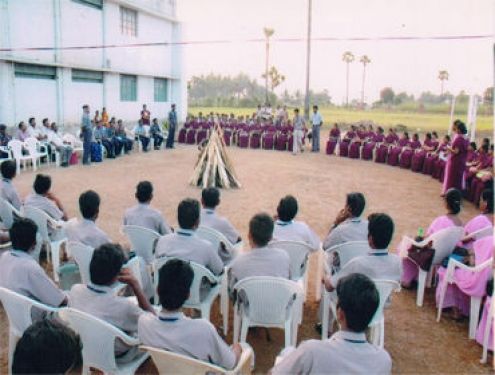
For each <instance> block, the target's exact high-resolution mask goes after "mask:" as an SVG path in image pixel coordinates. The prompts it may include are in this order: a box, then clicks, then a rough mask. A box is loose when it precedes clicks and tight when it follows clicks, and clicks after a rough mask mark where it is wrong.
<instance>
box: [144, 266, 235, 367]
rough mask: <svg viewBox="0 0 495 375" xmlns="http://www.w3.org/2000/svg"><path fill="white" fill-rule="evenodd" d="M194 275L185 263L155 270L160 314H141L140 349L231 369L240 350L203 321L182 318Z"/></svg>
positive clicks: (211, 325) (208, 323)
mask: <svg viewBox="0 0 495 375" xmlns="http://www.w3.org/2000/svg"><path fill="white" fill-rule="evenodd" d="M193 278H194V271H193V270H192V268H191V266H190V265H189V263H188V262H185V261H183V260H180V259H171V260H169V261H168V262H167V263H165V265H163V266H162V268H161V269H160V270H159V283H158V296H159V298H160V305H161V306H162V310H161V312H160V313H159V315H158V316H155V315H153V314H143V315H141V317H140V318H139V323H138V335H139V339H140V341H141V342H142V343H143V344H144V345H148V346H151V347H154V348H159V349H164V350H167V351H171V352H174V353H178V354H182V355H186V356H190V357H193V358H195V359H198V360H201V361H205V362H209V363H212V364H214V365H217V366H221V367H223V368H225V369H226V370H231V369H233V368H234V367H235V366H236V364H237V362H238V361H239V358H240V356H241V352H242V349H241V346H240V345H239V344H234V345H233V346H232V347H229V346H228V345H227V344H226V343H225V341H223V340H222V338H221V337H220V336H219V334H218V333H217V330H216V329H215V327H214V326H213V324H211V323H210V322H209V321H208V320H206V319H190V318H188V317H186V316H184V314H183V312H182V306H183V305H184V302H185V301H186V300H187V299H188V298H189V293H190V288H191V284H192V281H193Z"/></svg>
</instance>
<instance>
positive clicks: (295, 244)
mask: <svg viewBox="0 0 495 375" xmlns="http://www.w3.org/2000/svg"><path fill="white" fill-rule="evenodd" d="M270 247H273V248H276V249H281V250H284V251H285V252H286V253H287V254H289V257H290V277H291V280H299V279H300V278H301V277H302V276H303V275H304V272H305V271H306V266H307V263H308V256H309V253H310V252H311V250H312V249H311V246H309V245H308V244H306V243H304V242H299V241H274V242H271V243H270Z"/></svg>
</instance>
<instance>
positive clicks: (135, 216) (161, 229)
mask: <svg viewBox="0 0 495 375" xmlns="http://www.w3.org/2000/svg"><path fill="white" fill-rule="evenodd" d="M124 225H137V226H140V227H143V228H147V229H151V230H154V231H155V232H158V233H159V234H161V235H164V234H167V233H171V232H172V230H171V229H170V227H169V225H168V224H167V222H166V221H165V219H164V218H163V216H162V214H161V212H160V211H158V210H155V209H154V208H151V207H150V205H149V204H147V203H139V204H137V205H136V206H134V207H131V208H128V209H127V210H126V211H125V214H124Z"/></svg>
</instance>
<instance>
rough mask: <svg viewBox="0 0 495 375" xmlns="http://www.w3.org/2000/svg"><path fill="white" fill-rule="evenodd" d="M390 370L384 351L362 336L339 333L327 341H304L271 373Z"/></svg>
mask: <svg viewBox="0 0 495 375" xmlns="http://www.w3.org/2000/svg"><path fill="white" fill-rule="evenodd" d="M391 371H392V360H391V358H390V355H389V354H388V353H387V352H386V351H385V350H384V349H381V348H379V347H376V346H374V345H371V344H370V343H368V342H367V341H366V335H365V334H364V333H355V332H348V331H338V332H336V333H335V334H333V335H332V337H331V338H329V339H328V340H324V341H320V340H307V341H304V342H302V343H301V344H300V345H299V347H298V348H297V349H296V350H295V351H293V352H292V353H290V354H288V355H287V357H285V358H284V359H283V360H282V361H281V362H280V363H279V364H278V365H277V366H275V367H274V368H273V369H272V374H273V375H276V374H370V375H372V374H376V375H386V374H390V373H391Z"/></svg>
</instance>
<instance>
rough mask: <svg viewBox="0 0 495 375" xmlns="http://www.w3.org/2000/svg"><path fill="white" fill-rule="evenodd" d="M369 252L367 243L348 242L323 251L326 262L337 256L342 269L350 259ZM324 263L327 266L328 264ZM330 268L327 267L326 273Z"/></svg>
mask: <svg viewBox="0 0 495 375" xmlns="http://www.w3.org/2000/svg"><path fill="white" fill-rule="evenodd" d="M370 251H371V249H370V245H369V243H368V241H348V242H344V243H341V244H338V245H335V246H332V247H331V248H329V249H327V250H325V254H326V255H327V261H328V262H329V261H330V260H331V259H332V256H335V254H338V256H339V260H340V268H342V267H344V266H345V265H346V264H347V263H349V262H350V261H351V260H352V259H354V258H356V257H360V256H363V255H366V254H368V253H369V252H370ZM328 262H327V263H326V264H327V265H328V264H329V263H328ZM329 268H330V267H328V269H327V271H328V270H329Z"/></svg>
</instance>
